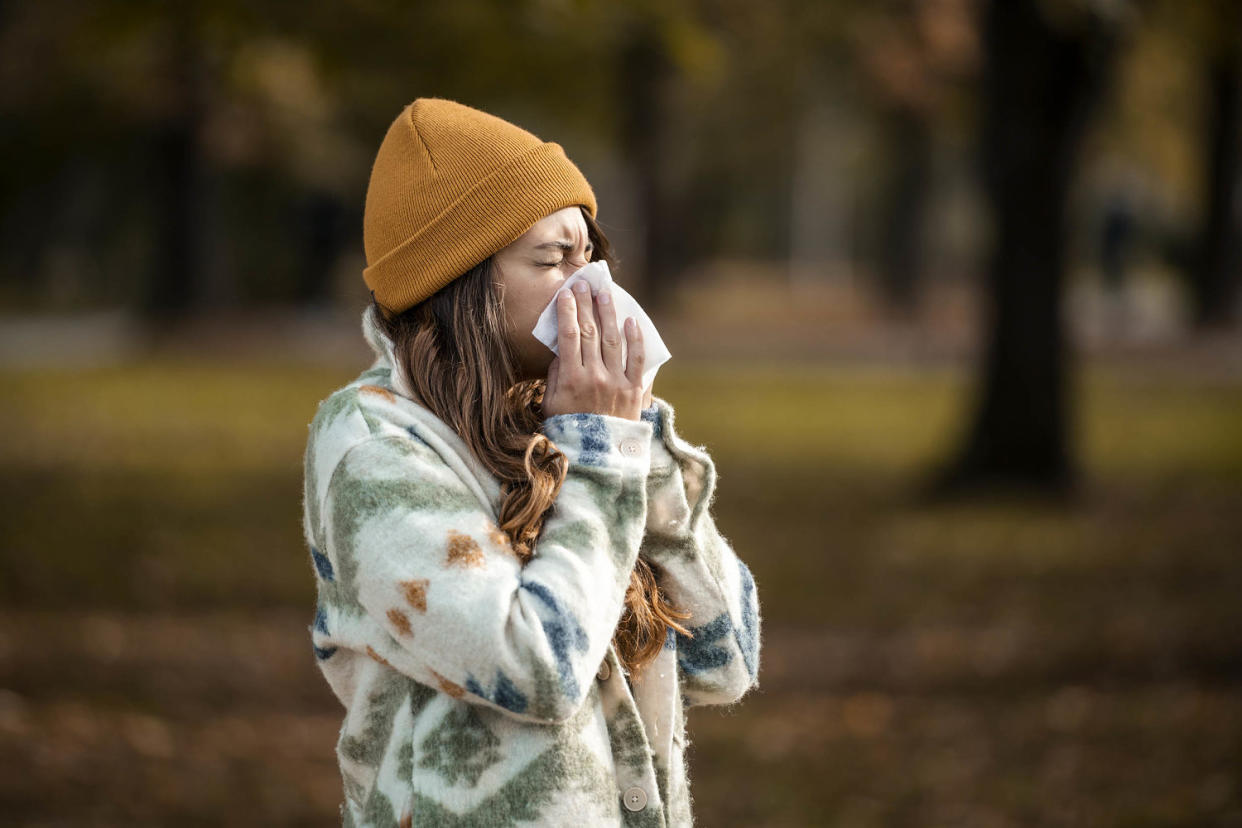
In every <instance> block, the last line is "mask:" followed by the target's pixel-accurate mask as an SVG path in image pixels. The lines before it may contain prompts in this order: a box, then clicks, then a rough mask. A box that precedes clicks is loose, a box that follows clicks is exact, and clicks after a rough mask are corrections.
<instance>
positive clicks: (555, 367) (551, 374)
mask: <svg viewBox="0 0 1242 828" xmlns="http://www.w3.org/2000/svg"><path fill="white" fill-rule="evenodd" d="M560 375H561V358H560V356H555V357H553V358H552V364H551V365H549V366H548V393H552V392H554V391H555V390H556V381H557V379H558V378H559V377H560Z"/></svg>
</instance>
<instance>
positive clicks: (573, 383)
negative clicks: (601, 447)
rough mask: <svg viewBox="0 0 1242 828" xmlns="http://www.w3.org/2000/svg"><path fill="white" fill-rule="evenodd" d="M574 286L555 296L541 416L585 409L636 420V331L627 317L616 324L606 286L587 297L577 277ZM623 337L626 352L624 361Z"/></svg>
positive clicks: (639, 348) (639, 359)
mask: <svg viewBox="0 0 1242 828" xmlns="http://www.w3.org/2000/svg"><path fill="white" fill-rule="evenodd" d="M574 288H575V290H573V291H570V290H565V289H562V290H561V291H560V292H559V293H558V294H557V296H556V325H557V333H556V340H557V349H558V351H559V354H558V356H557V357H556V358H555V359H553V360H552V364H551V365H550V366H549V367H548V388H547V391H545V392H544V395H543V415H544V417H552V416H554V415H556V414H572V413H577V412H586V413H591V414H607V415H610V416H613V417H624V418H625V419H627V420H637V419H639V417H640V414H641V411H642V409H643V407H644V405H643V402H644V399H645V396H644V390H643V386H642V381H643V363H644V362H645V360H646V357H645V355H644V352H643V335H642V331H640V330H639V328H638V323H637V322H636V321H635V320H634V319H633V317H630V318H628V319H626V320H625V321H626V324H625V325H624V326H623V327H619V326H618V324H617V309H616V306H615V305H613V303H612V302H611V296H609V295H608V292H607V290H602V291H600V295H599V296H598V297H596V298H594V299H592V297H591V286H590V285H589V284H588V283H587V282H586V281H582V280H580V281H578V282H577V283H575V285H574ZM623 336H624V337H625V343H626V349H627V351H628V354H627V356H626V360H625V362H626V364H624V365H623V364H622V360H621V342H622V339H621V337H623ZM646 396H647V397H649V396H650V394H649V393H648V394H647V395H646ZM647 405H650V402H648V403H647Z"/></svg>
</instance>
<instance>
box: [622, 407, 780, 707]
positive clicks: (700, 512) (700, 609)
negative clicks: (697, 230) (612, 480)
mask: <svg viewBox="0 0 1242 828" xmlns="http://www.w3.org/2000/svg"><path fill="white" fill-rule="evenodd" d="M643 419H644V420H646V421H647V422H650V423H651V424H652V426H653V432H652V454H651V458H652V459H651V471H650V475H649V477H648V480H647V504H648V506H647V525H646V535H645V537H644V540H643V546H642V550H641V552H640V554H642V555H643V557H644V558H645V559H646V560H647V561H648V562H650V563H651V564H653V565H654V567H655V569H656V572H657V575H656V578H657V581H658V582H659V584H660V586H661V588H662V589H663V591H664V593H665V594H666V595H667V596H668V599H669V600H670V601H671V602H672V603H673V605H674V606H676V607H677V608H678V609H681V610H688V611H689V612H690V613H691V617H690V618H689V619H687V620H686V621H684V622H683V625H684V626H685V627H686V628H687V629H688V630H689V631H690V632H691V633H692V635H691V636H686V635H683V634H681V633H679V632H676V631H675V630H673V629H672V628H671V627H670V628H669V631H668V632H669V639H670V642H672V641H675V642H676V647H677V670H678V674H679V676H680V678H681V688H682V696H683V697H684V699H683V700H684V703H685V704H686V705H687V706H694V705H704V704H731V703H733V702H736V701H737V700H738V699H740V698H741V697H742V696H743V695H745V694H746V692H747V691H749V690H750V689H751V688H753V687H756V686H758V681H759V649H760V616H759V596H758V591H757V590H756V588H755V580H754V577H753V576H752V575H751V571H750V569H749V568H748V567H747V566H746V564H745V563H744V562H743V561H742V559H741V558H739V557H738V556H737V555H736V554H735V553H734V551H733V547H732V546H731V545H730V543H729V541H728V540H726V539H725V537H724V536H723V535H721V533H720V531H719V530H718V529H717V527H716V522H715V520H714V519H713V518H712V514H711V508H710V507H711V503H712V500H713V498H714V496H715V490H716V466H715V463H714V462H713V461H712V459H711V457H710V456H709V455H708V454H707V452H706V450H705V449H703V448H701V447H696V446H693V445H690V444H689V443H687V442H685V441H684V440H682V439H681V437H680V436H678V434H677V433H676V431H675V429H674V424H673V409H672V407H671V406H670V405H669V404H668V403H667V402H666V401H664V400H662V399H660V398H658V397H653V402H652V406H651V407H650V408H648V409H647V410H645V411H644V412H643Z"/></svg>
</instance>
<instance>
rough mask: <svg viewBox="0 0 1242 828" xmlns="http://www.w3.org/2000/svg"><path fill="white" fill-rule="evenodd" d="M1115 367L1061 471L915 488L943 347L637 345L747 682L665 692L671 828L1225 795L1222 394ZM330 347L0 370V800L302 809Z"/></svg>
mask: <svg viewBox="0 0 1242 828" xmlns="http://www.w3.org/2000/svg"><path fill="white" fill-rule="evenodd" d="M1138 368H1139V369H1140V370H1139V371H1137V372H1136V371H1128V372H1121V371H1116V370H1112V369H1106V368H1104V367H1103V366H1099V365H1089V366H1087V368H1086V369H1085V371H1084V373H1083V375H1082V378H1081V380H1080V382H1079V383H1078V386H1077V389H1076V390H1077V393H1078V403H1079V405H1078V407H1077V409H1076V417H1075V434H1076V442H1077V445H1078V454H1079V456H1080V458H1081V462H1082V465H1083V468H1084V470H1085V472H1086V477H1085V480H1086V485H1085V486H1084V491H1083V493H1082V496H1081V497H1079V498H1078V499H1076V500H1074V501H1071V502H1069V503H1067V504H1064V505H1061V506H1050V505H1046V504H1045V505H1040V504H1034V503H1028V502H1022V501H1013V500H1009V501H996V502H990V503H959V504H955V505H941V506H934V507H933V506H928V505H924V504H921V503H920V502H918V501H917V500H915V499H913V498H912V497H911V495H910V489H909V485H908V484H909V483H910V482H911V481H913V480H914V479H915V478H916V477H917V475H918V473H919V472H920V471H921V470H923V469H925V468H926V467H927V466H928V465H929V464H931V463H933V462H934V461H935V460H936V459H937V458H939V457H940V456H942V453H943V452H944V451H946V450H947V447H948V446H949V445H950V444H951V442H952V439H953V437H954V433H955V429H956V428H957V426H958V424H959V423H961V422H962V420H963V419H964V416H965V413H966V406H967V401H968V396H967V392H968V386H967V384H966V383H965V381H964V380H963V378H962V376H961V375H960V374H958V373H956V372H954V371H951V370H945V369H928V370H923V371H917V372H916V371H910V370H898V369H895V368H886V367H883V366H853V367H847V366H836V365H819V366H814V365H794V364H763V363H757V362H752V363H744V364H732V363H731V364H690V363H686V364H679V363H677V362H676V361H674V362H671V363H669V365H668V366H667V367H666V368H664V369H662V371H661V374H660V379H659V381H658V383H657V384H658V387H657V393H659V394H660V395H661V396H664V397H665V398H667V399H669V400H670V401H671V402H672V403H673V404H674V405H675V406H676V408H677V412H678V424H679V430H680V431H681V433H682V434H683V436H685V437H686V438H687V439H689V440H691V441H692V442H695V443H698V444H701V445H705V446H707V448H708V449H709V450H710V451H711V453H712V455H713V457H714V458H715V459H716V462H717V466H718V471H719V475H720V476H719V483H720V485H719V490H718V497H717V501H716V507H715V514H716V516H717V520H718V523H719V525H720V527H721V529H722V531H723V532H724V534H725V535H726V537H728V538H729V539H730V540H731V541H732V543H733V545H734V547H735V549H736V550H737V551H738V553H739V554H740V555H741V556H742V557H743V558H744V559H745V560H746V561H747V563H748V564H750V566H751V568H752V570H753V572H754V573H755V577H756V581H757V583H758V585H759V590H760V600H761V602H762V607H763V618H764V650H763V670H762V674H761V686H760V689H759V690H757V691H756V692H754V693H752V694H751V695H750V696H748V697H747V698H746V700H745V701H744V702H743V703H742V704H741V705H739V706H737V707H735V708H729V709H720V708H696V709H694V710H693V711H692V713H691V719H690V728H691V729H690V738H691V742H692V744H693V748H692V750H691V761H692V767H691V774H692V778H693V780H694V784H693V791H694V794H695V799H696V812H697V813H698V816H699V819H700V823H701V824H703V825H711V826H715V825H742V824H745V825H772V826H800V825H842V826H867V825H940V824H959V825H997V826H1005V825H1027V824H1041V825H1042V824H1046V825H1185V824H1237V823H1238V822H1242V789H1240V788H1239V787H1238V785H1237V783H1236V781H1235V780H1236V773H1235V771H1236V768H1237V766H1238V763H1239V760H1240V759H1242V755H1240V753H1242V751H1239V749H1238V745H1239V744H1242V738H1239V737H1242V696H1239V694H1238V692H1237V691H1238V683H1239V680H1240V679H1242V657H1240V656H1239V655H1238V654H1239V653H1242V623H1240V622H1242V609H1240V606H1242V605H1240V604H1239V602H1238V600H1237V596H1238V595H1239V594H1242V560H1240V559H1239V551H1242V550H1240V547H1242V544H1240V543H1239V541H1240V540H1242V428H1238V424H1239V413H1242V386H1239V385H1238V384H1229V383H1222V382H1208V381H1205V380H1196V379H1193V378H1192V377H1190V376H1180V375H1170V374H1163V375H1155V374H1151V373H1143V372H1142V371H1141V366H1138ZM354 373H355V371H352V370H345V371H342V370H341V369H339V368H328V367H315V366H307V365H303V364H298V363H290V362H284V361H276V360H262V359H255V360H249V361H245V362H241V363H234V364H228V363H225V362H223V361H217V360H210V359H194V360H191V359H188V358H185V359H172V358H168V357H164V358H151V359H147V360H143V361H141V362H137V363H133V364H129V365H124V366H117V367H114V368H107V369H89V370H73V371H69V370H65V371H40V372H37V373H32V372H27V373H7V374H3V375H0V396H2V397H3V399H5V401H6V404H5V406H4V407H3V408H0V435H3V437H0V464H3V468H4V469H5V473H4V475H3V476H2V477H0V486H3V491H2V492H0V494H2V495H3V497H2V498H0V504H2V505H0V515H2V518H3V526H4V529H5V542H4V544H3V551H0V602H2V606H3V607H4V609H3V610H0V618H2V619H3V620H4V621H5V623H4V624H3V625H0V688H4V689H0V746H2V749H0V771H4V773H2V774H0V779H5V780H7V781H4V782H0V807H3V809H4V811H5V812H6V813H8V814H13V815H15V818H17V819H19V820H25V821H28V822H31V823H47V824H50V823H51V822H53V821H55V820H62V821H64V820H78V821H81V820H84V819H86V820H90V821H92V822H93V823H103V824H111V823H115V824H167V823H169V822H172V821H185V820H189V821H192V822H193V821H197V822H203V823H212V824H218V823H219V822H222V821H227V822H229V824H269V825H270V824H307V825H309V824H317V825H328V824H335V820H334V817H335V804H336V802H337V801H338V799H339V793H340V787H339V777H338V775H337V770H336V767H335V764H334V762H335V759H334V756H333V752H332V747H333V743H334V739H335V736H336V729H337V728H338V727H339V724H340V712H341V711H340V707H339V704H337V702H336V700H335V699H334V698H333V697H332V696H331V694H330V692H329V691H328V689H327V687H326V685H325V684H324V683H323V681H322V678H321V677H320V676H319V675H318V673H317V671H316V670H315V668H314V665H313V663H312V661H311V659H310V657H309V639H308V635H307V633H306V627H307V625H308V624H309V623H310V617H311V610H312V607H313V579H312V576H311V565H310V562H309V560H308V558H307V554H306V550H305V547H304V546H303V542H302V537H301V528H300V527H301V456H302V450H303V448H304V443H305V436H306V431H305V429H306V425H307V424H308V423H309V421H310V419H311V417H312V416H313V414H314V410H315V406H316V403H317V402H318V400H320V399H321V398H322V397H323V396H325V395H326V393H327V392H328V391H330V390H331V389H332V388H334V387H336V386H337V385H340V384H342V383H344V382H346V381H348V380H349V379H351V378H352V376H353V375H354ZM239 797H240V798H241V799H242V800H244V801H245V802H246V807H245V809H240V808H239V806H238V801H239ZM241 810H244V813H240V812H239V811H241Z"/></svg>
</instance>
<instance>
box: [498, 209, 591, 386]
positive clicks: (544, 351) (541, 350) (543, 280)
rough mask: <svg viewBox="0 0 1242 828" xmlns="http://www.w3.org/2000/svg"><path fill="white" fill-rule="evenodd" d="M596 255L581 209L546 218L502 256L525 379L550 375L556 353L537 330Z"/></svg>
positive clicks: (512, 335) (501, 273) (505, 299)
mask: <svg viewBox="0 0 1242 828" xmlns="http://www.w3.org/2000/svg"><path fill="white" fill-rule="evenodd" d="M593 252H594V251H593V249H592V245H591V241H590V239H588V238H587V225H586V220H585V219H584V218H583V217H582V210H581V209H580V208H579V207H576V206H575V207H566V208H565V209H563V210H558V211H556V212H555V213H553V214H551V215H550V216H545V217H544V218H542V219H540V220H539V221H537V222H535V223H534V224H533V225H531V227H530V229H529V230H527V231H526V233H525V234H523V235H522V236H521V238H519V239H517V240H516V241H514V242H513V243H512V244H510V245H509V246H508V247H505V248H504V249H502V250H500V251H499V252H498V253H496V256H495V259H494V261H493V263H494V265H495V271H494V272H495V274H496V279H497V283H498V284H499V285H501V287H500V290H501V296H502V301H501V304H502V305H503V307H504V311H505V316H506V319H507V324H508V329H507V331H506V334H507V335H508V337H509V342H510V344H512V346H513V349H514V351H515V352H516V353H517V357H518V370H519V373H520V377H519V378H520V379H539V378H542V377H546V376H547V375H548V366H549V365H551V364H552V360H553V358H554V357H555V356H556V354H554V353H552V351H551V350H550V349H549V348H548V346H546V345H544V344H543V343H542V342H540V341H539V340H538V339H535V337H534V336H533V335H532V334H531V331H532V330H533V329H534V327H535V323H536V322H537V321H539V315H540V314H541V313H543V309H544V308H546V307H547V306H548V303H549V302H551V301H552V297H554V296H555V295H556V291H557V290H558V289H559V288H560V286H561V285H562V284H564V282H565V280H566V279H568V278H569V277H570V276H572V275H574V273H576V272H577V271H579V270H581V269H582V268H583V267H584V266H586V264H587V263H588V262H590V260H591V254H592V253H593Z"/></svg>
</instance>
